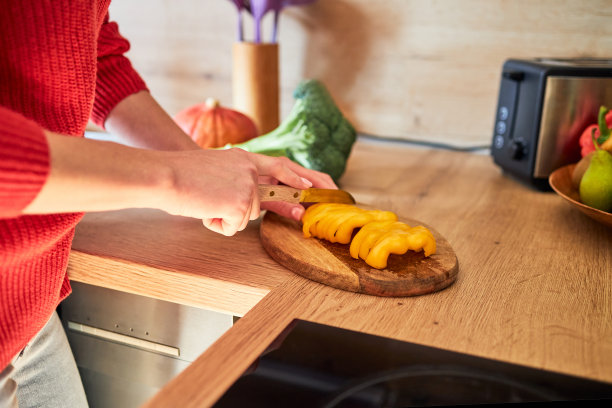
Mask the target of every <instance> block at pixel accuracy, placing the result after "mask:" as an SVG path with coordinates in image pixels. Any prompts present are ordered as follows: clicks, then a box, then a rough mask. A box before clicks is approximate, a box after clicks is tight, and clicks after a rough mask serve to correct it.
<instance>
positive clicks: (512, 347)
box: [69, 140, 612, 407]
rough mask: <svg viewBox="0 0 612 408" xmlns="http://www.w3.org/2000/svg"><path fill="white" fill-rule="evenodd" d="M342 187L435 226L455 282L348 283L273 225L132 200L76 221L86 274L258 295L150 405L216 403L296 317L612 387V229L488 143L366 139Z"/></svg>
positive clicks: (156, 287)
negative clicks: (504, 168) (463, 147)
mask: <svg viewBox="0 0 612 408" xmlns="http://www.w3.org/2000/svg"><path fill="white" fill-rule="evenodd" d="M340 187H341V188H343V189H344V190H347V191H349V192H350V193H351V194H353V196H354V197H355V199H356V200H357V202H359V203H364V204H367V205H371V206H374V207H377V208H385V209H389V210H391V211H393V212H395V213H397V214H398V215H400V216H403V217H406V218H411V219H416V220H422V221H423V222H426V223H427V224H428V225H432V226H435V229H436V230H437V231H439V232H440V234H442V235H443V236H444V237H445V238H446V239H447V241H448V242H449V243H450V244H451V246H452V248H453V249H454V251H455V253H456V254H457V258H458V259H459V261H460V264H461V268H460V269H461V270H460V273H459V274H458V276H457V280H456V281H455V283H454V284H453V285H451V286H450V287H448V288H447V289H445V290H441V291H438V292H435V293H432V294H429V295H426V296H414V297H402V298H395V297H378V296H369V295H364V294H359V293H353V292H347V291H343V290H339V289H335V288H332V287H329V286H326V285H322V284H320V283H317V282H313V281H311V280H309V279H306V278H303V277H301V276H298V275H296V274H294V273H292V272H290V271H288V270H287V269H285V268H284V267H282V266H280V265H278V263H277V262H276V261H274V260H273V259H272V258H270V257H269V256H268V255H267V253H266V252H265V251H264V249H263V248H262V246H261V243H260V241H259V226H258V224H253V225H250V226H249V227H248V228H247V229H246V230H245V231H243V232H240V233H238V234H237V235H236V236H235V237H232V238H227V237H222V236H219V235H216V234H213V233H211V232H209V231H207V230H206V229H204V228H203V227H202V224H201V222H200V221H198V220H189V219H184V218H181V217H173V216H169V215H167V214H164V213H161V212H157V211H151V210H129V211H118V212H112V213H106V214H102V213H100V214H89V215H88V216H87V217H85V219H84V220H83V221H82V222H81V223H80V224H79V225H78V226H77V231H76V236H75V241H74V249H73V256H72V257H71V260H70V266H69V275H70V277H71V278H72V279H75V280H81V281H89V282H90V283H94V284H97V285H101V286H108V287H122V288H124V289H125V290H129V291H131V292H134V293H143V294H145V295H147V296H153V297H157V296H159V297H163V298H164V299H166V300H173V301H176V302H181V303H182V302H189V299H190V298H193V299H194V300H193V302H194V304H200V305H202V306H204V307H205V306H206V305H213V304H215V303H218V304H221V305H222V306H223V307H222V308H223V309H224V310H226V311H228V312H229V311H231V310H232V308H233V307H235V308H236V310H241V311H243V312H244V311H245V309H248V308H249V307H250V310H248V312H246V314H244V317H242V318H241V319H240V320H239V321H238V322H237V323H236V324H235V325H234V326H233V327H232V328H231V329H230V330H229V331H227V332H226V333H225V334H224V335H223V336H222V337H221V338H220V339H219V340H218V341H217V342H215V343H214V344H213V345H212V346H211V347H210V348H209V349H207V351H206V352H205V353H204V354H203V355H202V356H201V357H199V358H198V359H197V360H196V361H194V362H193V363H192V364H191V365H190V366H189V367H188V368H187V369H186V370H185V371H184V372H182V373H181V374H179V375H178V376H177V377H176V378H175V379H174V380H172V381H171V382H169V383H168V384H167V386H166V387H165V388H164V389H163V390H162V391H160V393H158V394H157V395H156V396H155V397H154V398H153V399H151V400H150V401H149V402H148V406H151V407H168V406H181V407H203V406H211V405H213V404H214V402H215V401H216V400H217V399H218V398H219V397H220V396H221V395H223V393H224V392H225V390H226V389H227V388H228V387H229V386H230V385H231V384H232V383H233V382H234V381H235V380H236V379H237V378H238V377H239V376H240V375H242V373H243V372H244V371H245V369H246V368H247V367H248V366H249V365H250V364H251V363H252V362H253V361H255V359H256V358H257V356H258V355H259V354H260V353H261V352H262V351H263V350H264V349H265V348H266V347H267V346H268V344H269V343H270V342H271V341H272V340H273V339H274V338H276V336H278V334H279V333H280V332H281V331H282V330H283V329H284V328H285V327H286V326H287V324H288V323H289V322H291V321H292V320H293V319H296V318H297V319H304V320H308V321H313V322H317V323H322V324H327V325H331V326H337V327H342V328H346V329H349V330H357V331H361V332H365V333H370V334H376V335H380V336H385V337H389V338H393V339H398V340H402V341H408V342H413V343H417V344H423V345H428V346H432V347H439V348H442V349H446V350H451V351H457V352H461V353H467V354H470V355H474V356H479V357H486V358H491V359H495V360H500V361H506V362H511V363H516V364H521V365H526V366H529V367H534V368H538V369H546V370H551V371H555V372H560V373H565V374H571V375H576V376H579V377H584V378H590V379H595V380H600V381H605V382H609V383H612V249H611V248H612V234H611V233H610V229H609V228H607V227H605V226H604V225H601V224H599V223H597V222H596V221H594V220H592V219H590V218H588V217H586V216H585V215H584V214H582V213H580V212H579V211H576V210H574V209H573V208H571V207H570V206H569V205H567V203H566V202H564V200H563V199H562V198H560V197H559V196H557V195H556V194H554V193H552V192H549V193H544V192H540V191H536V190H534V189H532V188H530V187H528V186H525V185H523V184H521V183H519V182H516V181H515V180H513V179H511V178H510V177H507V176H505V175H504V174H503V173H502V172H501V171H500V170H499V168H497V167H496V166H495V165H494V164H493V162H492V159H491V157H490V156H487V155H476V154H468V153H461V152H450V151H443V150H432V149H422V148H410V147H405V146H402V145H398V144H395V143H388V144H387V143H370V142H368V141H364V140H360V141H359V142H358V143H357V144H356V145H355V147H354V149H353V153H352V154H351V158H350V159H349V162H348V167H347V172H346V174H345V175H344V177H343V178H342V179H341V180H340ZM75 255H76V256H75ZM232 288H233V289H232ZM247 290H249V291H252V292H250V293H249V292H246V291H247ZM242 291H245V292H246V293H245V295H244V296H245V297H247V298H248V299H247V300H246V301H242V299H241V297H242V294H243V292H242ZM255 299H257V300H259V302H257V301H256V300H255ZM249 305H250V306H249Z"/></svg>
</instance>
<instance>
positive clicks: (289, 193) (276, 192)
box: [259, 184, 355, 204]
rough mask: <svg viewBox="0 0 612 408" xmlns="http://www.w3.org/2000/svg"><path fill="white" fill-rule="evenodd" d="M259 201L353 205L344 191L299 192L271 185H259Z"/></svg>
mask: <svg viewBox="0 0 612 408" xmlns="http://www.w3.org/2000/svg"><path fill="white" fill-rule="evenodd" d="M259 201H260V202H263V201H285V202H288V203H341V204H355V199H354V198H353V196H352V195H350V194H349V193H348V192H346V191H344V190H334V189H326V188H307V189H306V190H300V189H298V188H293V187H289V186H280V185H272V184H260V185H259Z"/></svg>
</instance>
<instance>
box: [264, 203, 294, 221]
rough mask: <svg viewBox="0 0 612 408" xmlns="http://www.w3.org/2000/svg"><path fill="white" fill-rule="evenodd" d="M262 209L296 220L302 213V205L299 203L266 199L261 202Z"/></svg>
mask: <svg viewBox="0 0 612 408" xmlns="http://www.w3.org/2000/svg"><path fill="white" fill-rule="evenodd" d="M261 208H262V209H263V210H269V211H272V212H275V213H276V214H278V215H281V216H283V217H287V218H292V219H294V220H296V221H299V220H301V219H302V216H303V215H304V211H305V210H304V207H302V206H301V205H299V204H292V203H286V202H283V201H267V202H264V203H261Z"/></svg>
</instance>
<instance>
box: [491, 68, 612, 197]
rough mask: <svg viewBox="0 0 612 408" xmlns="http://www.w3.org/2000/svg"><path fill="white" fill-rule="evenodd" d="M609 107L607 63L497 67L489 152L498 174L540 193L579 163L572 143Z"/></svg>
mask: <svg viewBox="0 0 612 408" xmlns="http://www.w3.org/2000/svg"><path fill="white" fill-rule="evenodd" d="M601 105H606V106H608V107H610V108H612V59H595V58H582V59H553V58H536V59H530V60H520V59H509V60H507V61H506V62H505V63H504V65H503V68H502V73H501V84H500V87H499V96H498V102H497V110H496V117H495V124H494V129H493V142H492V145H491V154H492V156H493V159H494V161H495V163H496V164H497V165H499V166H500V167H501V168H502V169H503V171H504V172H505V173H506V174H508V175H510V176H512V177H514V178H517V179H519V180H522V181H524V182H526V183H528V184H530V185H532V186H535V187H536V188H538V189H541V190H548V189H550V187H549V185H548V176H549V175H550V173H551V172H552V171H554V170H555V169H557V168H559V167H561V166H563V165H565V164H569V163H573V162H576V161H578V160H579V159H580V148H579V145H578V139H579V138H580V135H581V134H582V132H583V131H584V129H585V128H586V127H587V126H588V125H590V124H594V123H597V113H598V111H599V107H600V106H601Z"/></svg>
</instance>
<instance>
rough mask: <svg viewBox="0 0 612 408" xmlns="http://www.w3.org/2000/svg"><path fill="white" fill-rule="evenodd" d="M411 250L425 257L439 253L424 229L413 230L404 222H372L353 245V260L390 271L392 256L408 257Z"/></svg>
mask: <svg viewBox="0 0 612 408" xmlns="http://www.w3.org/2000/svg"><path fill="white" fill-rule="evenodd" d="M408 250H412V251H417V252H418V251H423V252H424V254H425V256H430V255H432V254H434V253H435V252H436V241H435V239H434V237H433V235H432V234H431V232H430V231H429V230H428V229H427V228H425V227H423V226H420V225H419V226H417V227H414V228H411V227H410V226H409V225H407V224H405V223H403V222H372V223H369V224H366V225H364V226H363V227H362V228H361V230H359V232H358V233H357V235H355V238H353V241H352V242H351V247H350V253H351V256H352V257H353V258H356V259H357V258H361V259H363V260H364V261H365V262H366V263H367V264H368V265H370V266H371V267H373V268H377V269H384V268H386V267H387V261H388V258H389V255H390V254H398V255H401V254H404V253H406V252H407V251H408Z"/></svg>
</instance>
